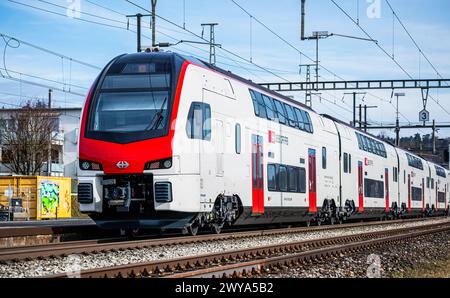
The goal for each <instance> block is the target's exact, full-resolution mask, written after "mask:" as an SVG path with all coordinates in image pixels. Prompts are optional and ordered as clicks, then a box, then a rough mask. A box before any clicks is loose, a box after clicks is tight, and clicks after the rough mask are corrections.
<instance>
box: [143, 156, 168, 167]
mask: <svg viewBox="0 0 450 298" xmlns="http://www.w3.org/2000/svg"><path fill="white" fill-rule="evenodd" d="M171 167H172V158H167V159H163V160H158V161H149V162H147V163H146V164H145V167H144V170H159V169H170V168H171Z"/></svg>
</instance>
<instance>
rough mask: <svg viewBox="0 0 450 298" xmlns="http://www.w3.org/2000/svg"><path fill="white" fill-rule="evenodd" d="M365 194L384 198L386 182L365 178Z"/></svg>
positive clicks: (369, 196) (370, 196)
mask: <svg viewBox="0 0 450 298" xmlns="http://www.w3.org/2000/svg"><path fill="white" fill-rule="evenodd" d="M364 196H366V197H368V198H377V199H382V198H384V183H383V181H377V180H372V179H364Z"/></svg>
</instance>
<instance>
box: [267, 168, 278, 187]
mask: <svg viewBox="0 0 450 298" xmlns="http://www.w3.org/2000/svg"><path fill="white" fill-rule="evenodd" d="M276 178H277V176H276V167H275V165H271V164H270V165H267V187H268V189H269V190H270V191H276V190H277V179H276Z"/></svg>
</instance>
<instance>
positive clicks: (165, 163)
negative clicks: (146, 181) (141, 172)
mask: <svg viewBox="0 0 450 298" xmlns="http://www.w3.org/2000/svg"><path fill="white" fill-rule="evenodd" d="M163 165H164V168H166V169H168V168H170V167H172V160H171V159H168V160H166V161H164V164H163Z"/></svg>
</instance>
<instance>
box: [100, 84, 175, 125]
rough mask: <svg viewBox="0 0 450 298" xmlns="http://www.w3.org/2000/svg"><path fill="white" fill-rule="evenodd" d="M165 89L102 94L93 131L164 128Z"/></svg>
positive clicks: (165, 114) (166, 92) (166, 96)
mask: <svg viewBox="0 0 450 298" xmlns="http://www.w3.org/2000/svg"><path fill="white" fill-rule="evenodd" d="M168 97H169V92H168V91H154V92H118V93H101V94H100V95H99V97H98V100H97V103H96V106H95V113H94V123H93V126H92V130H93V131H103V132H144V131H149V130H156V129H164V127H165V124H166V122H167V121H164V119H166V118H167V100H168Z"/></svg>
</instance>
